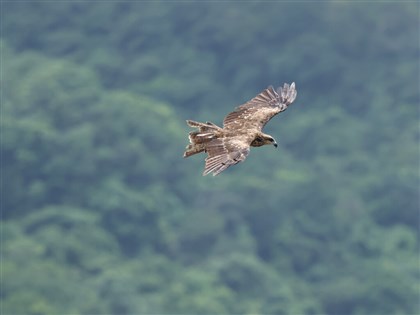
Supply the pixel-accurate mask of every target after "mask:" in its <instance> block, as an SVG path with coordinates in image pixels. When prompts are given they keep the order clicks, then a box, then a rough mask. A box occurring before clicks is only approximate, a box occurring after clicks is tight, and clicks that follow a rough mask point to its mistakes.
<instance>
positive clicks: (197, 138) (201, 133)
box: [184, 83, 296, 175]
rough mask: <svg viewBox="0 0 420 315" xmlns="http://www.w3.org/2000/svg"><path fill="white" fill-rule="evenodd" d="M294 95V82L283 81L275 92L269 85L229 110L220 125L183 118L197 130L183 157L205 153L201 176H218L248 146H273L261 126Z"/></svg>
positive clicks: (245, 153) (238, 159)
mask: <svg viewBox="0 0 420 315" xmlns="http://www.w3.org/2000/svg"><path fill="white" fill-rule="evenodd" d="M295 98H296V89H295V83H292V84H291V85H289V84H287V83H285V84H284V85H283V87H279V88H278V89H277V91H276V90H274V88H273V87H272V86H270V87H268V88H267V89H265V90H264V91H262V92H261V93H260V94H258V95H257V96H256V97H254V98H253V99H252V100H250V101H249V102H247V103H245V104H243V105H241V106H239V107H237V108H236V109H235V110H234V111H233V112H231V113H229V114H228V115H227V116H226V117H225V119H224V121H223V128H220V127H219V126H217V125H215V124H213V123H211V122H206V123H201V122H196V121H192V120H187V124H188V125H189V126H190V127H193V128H197V129H198V130H196V131H192V132H190V133H189V140H190V144H189V145H188V146H187V149H186V151H185V153H184V157H189V156H191V155H194V154H197V153H200V152H206V153H207V155H208V156H207V158H206V160H205V162H206V164H205V168H204V172H203V175H207V174H210V173H213V175H218V174H220V173H221V172H223V171H224V170H225V169H227V168H228V167H229V166H231V165H235V164H237V163H239V162H242V161H244V160H245V159H246V157H247V156H248V154H249V151H250V146H253V147H258V146H262V145H266V144H274V146H277V143H276V142H275V141H274V138H273V137H271V136H270V135H266V134H264V133H262V129H263V127H264V125H265V124H266V123H267V122H268V121H269V120H270V119H271V118H272V117H273V116H275V115H276V114H278V113H280V112H282V111H284V110H286V109H287V107H288V106H289V105H290V104H291V103H293V101H294V100H295Z"/></svg>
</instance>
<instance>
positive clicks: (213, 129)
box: [184, 120, 222, 157]
mask: <svg viewBox="0 0 420 315" xmlns="http://www.w3.org/2000/svg"><path fill="white" fill-rule="evenodd" d="M187 124H188V126H190V127H193V128H197V129H198V130H196V131H191V132H190V133H189V134H188V138H189V140H190V144H189V145H187V147H186V150H185V152H184V157H189V156H191V155H194V154H197V153H200V152H203V151H205V150H206V146H207V144H208V143H209V142H210V141H211V140H213V139H215V138H217V134H218V131H219V130H221V129H222V128H220V127H218V126H216V125H215V124H213V123H211V122H206V123H201V122H196V121H193V120H187Z"/></svg>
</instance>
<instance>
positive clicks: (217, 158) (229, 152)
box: [203, 137, 249, 176]
mask: <svg viewBox="0 0 420 315" xmlns="http://www.w3.org/2000/svg"><path fill="white" fill-rule="evenodd" d="M206 151H207V154H208V156H207V158H206V165H205V168H204V172H203V175H207V174H210V173H213V176H215V175H217V174H219V173H221V172H223V171H224V170H225V169H227V168H228V167H229V166H231V165H235V164H237V163H239V162H242V161H244V160H245V159H246V157H247V155H248V153H249V144H248V143H246V142H245V141H244V140H241V139H240V138H237V137H231V138H221V139H214V140H212V141H211V142H210V143H209V144H208V145H207V147H206Z"/></svg>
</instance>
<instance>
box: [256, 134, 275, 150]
mask: <svg viewBox="0 0 420 315" xmlns="http://www.w3.org/2000/svg"><path fill="white" fill-rule="evenodd" d="M266 144H270V145H274V147H276V148H277V142H276V140H275V139H274V138H273V137H272V136H270V135H267V134H265V133H260V134H258V135H257V136H256V137H255V139H254V141H252V142H251V146H252V147H261V146H263V145H266Z"/></svg>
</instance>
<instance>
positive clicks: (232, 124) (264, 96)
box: [223, 82, 297, 130]
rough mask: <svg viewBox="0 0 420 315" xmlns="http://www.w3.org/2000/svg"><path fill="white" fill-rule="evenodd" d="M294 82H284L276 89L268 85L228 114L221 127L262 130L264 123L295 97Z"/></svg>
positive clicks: (283, 108)
mask: <svg viewBox="0 0 420 315" xmlns="http://www.w3.org/2000/svg"><path fill="white" fill-rule="evenodd" d="M296 94H297V92H296V88H295V83H294V82H293V83H292V84H291V85H289V84H287V83H285V84H284V86H283V87H279V88H278V89H277V91H276V90H274V88H273V87H272V86H270V87H268V88H267V89H265V90H264V91H262V92H261V93H260V94H258V95H257V96H256V97H254V98H253V99H252V100H250V101H249V102H247V103H245V104H243V105H241V106H239V107H237V108H236V109H235V111H233V112H231V113H230V114H228V115H227V116H226V117H225V119H224V121H223V127H224V128H226V129H241V128H246V129H254V128H257V129H259V130H262V128H263V127H264V125H265V124H266V123H267V122H268V121H269V120H270V119H271V118H272V117H273V116H274V115H276V114H278V113H280V112H282V111H284V110H286V108H287V107H288V106H289V105H290V104H291V103H293V101H294V100H295V98H296Z"/></svg>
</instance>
